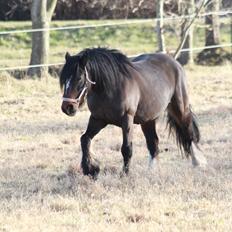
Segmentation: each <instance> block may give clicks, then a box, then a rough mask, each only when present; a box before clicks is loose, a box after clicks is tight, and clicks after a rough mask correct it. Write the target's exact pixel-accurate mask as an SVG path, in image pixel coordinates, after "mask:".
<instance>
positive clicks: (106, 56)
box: [60, 48, 134, 93]
mask: <svg viewBox="0 0 232 232" xmlns="http://www.w3.org/2000/svg"><path fill="white" fill-rule="evenodd" d="M68 63H70V64H73V65H72V66H74V64H75V67H76V68H75V69H76V70H78V69H79V70H82V72H83V71H84V68H85V67H86V68H87V70H88V74H89V76H90V78H91V80H92V81H95V82H96V86H94V88H95V89H96V90H99V91H105V92H108V93H110V92H111V91H113V90H115V89H118V88H120V87H121V85H122V83H123V80H124V79H125V78H130V77H131V74H130V71H129V67H132V68H134V67H133V64H132V63H131V61H130V60H129V58H128V57H127V56H125V55H124V54H122V53H121V52H120V51H118V50H116V49H107V48H87V49H85V50H83V51H81V52H80V53H78V54H77V55H75V56H71V57H70V62H67V61H66V64H65V66H64V68H63V70H62V73H61V76H60V83H61V86H62V84H64V83H65V80H64V79H65V76H66V75H65V74H67V73H68V72H69V71H70V70H69V68H68ZM69 67H70V68H71V66H69ZM79 72H80V71H79Z"/></svg>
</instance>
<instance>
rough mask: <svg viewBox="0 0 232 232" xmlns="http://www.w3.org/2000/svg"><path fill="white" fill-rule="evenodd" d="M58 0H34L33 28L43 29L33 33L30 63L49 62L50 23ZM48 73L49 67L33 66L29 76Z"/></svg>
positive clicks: (32, 12) (41, 75) (32, 8)
mask: <svg viewBox="0 0 232 232" xmlns="http://www.w3.org/2000/svg"><path fill="white" fill-rule="evenodd" d="M56 2H57V0H33V1H32V6H31V19H32V28H33V29H43V31H38V32H33V33H32V52H31V59H30V65H40V64H45V65H46V64H48V58H49V30H48V29H49V23H50V21H51V18H52V14H53V11H54V9H55V5H56ZM47 73H48V67H47V66H45V67H31V68H29V69H28V75H29V76H38V77H43V76H46V75H47Z"/></svg>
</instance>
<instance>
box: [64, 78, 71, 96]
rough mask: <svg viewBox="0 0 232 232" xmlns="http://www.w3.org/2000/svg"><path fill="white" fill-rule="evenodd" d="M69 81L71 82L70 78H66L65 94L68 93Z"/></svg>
mask: <svg viewBox="0 0 232 232" xmlns="http://www.w3.org/2000/svg"><path fill="white" fill-rule="evenodd" d="M70 83H71V78H70V79H68V80H67V82H66V85H65V93H66V94H67V93H68V89H69V86H70Z"/></svg>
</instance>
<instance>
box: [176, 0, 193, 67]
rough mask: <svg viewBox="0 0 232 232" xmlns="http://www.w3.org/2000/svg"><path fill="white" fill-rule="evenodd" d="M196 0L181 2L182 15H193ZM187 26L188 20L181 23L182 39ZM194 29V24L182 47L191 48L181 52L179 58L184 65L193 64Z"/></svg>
mask: <svg viewBox="0 0 232 232" xmlns="http://www.w3.org/2000/svg"><path fill="white" fill-rule="evenodd" d="M194 5H195V4H194V0H190V1H189V2H182V1H181V4H180V12H181V15H183V16H184V15H185V16H186V15H191V14H193V13H194ZM186 26H187V21H185V23H183V24H182V25H181V40H182V39H183V37H184V34H185V30H186ZM193 30H194V24H192V25H191V27H190V29H189V33H188V35H187V37H186V39H185V42H184V44H183V47H182V49H189V51H184V52H181V53H180V56H179V58H178V61H179V62H180V63H181V64H182V65H186V64H187V63H191V64H193V51H192V48H193Z"/></svg>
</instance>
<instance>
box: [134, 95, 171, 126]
mask: <svg viewBox="0 0 232 232" xmlns="http://www.w3.org/2000/svg"><path fill="white" fill-rule="evenodd" d="M169 102H170V99H169V97H164V98H162V100H161V99H157V98H155V97H150V98H149V99H145V100H143V101H141V102H140V103H139V105H138V108H137V111H136V114H135V117H134V123H136V124H143V123H145V122H147V121H151V120H154V119H156V118H158V117H159V116H160V115H161V114H162V113H163V112H164V111H165V110H166V108H167V106H168V104H169Z"/></svg>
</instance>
